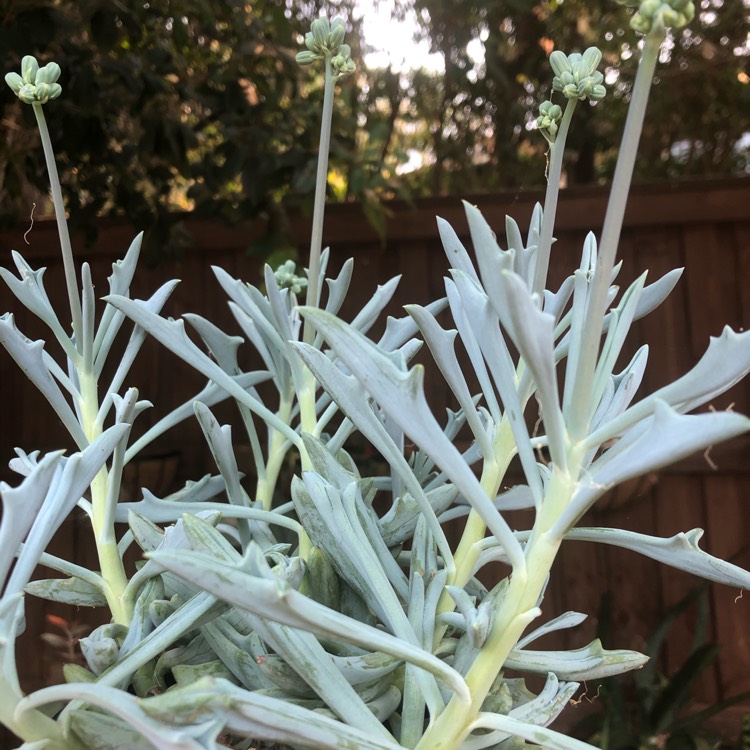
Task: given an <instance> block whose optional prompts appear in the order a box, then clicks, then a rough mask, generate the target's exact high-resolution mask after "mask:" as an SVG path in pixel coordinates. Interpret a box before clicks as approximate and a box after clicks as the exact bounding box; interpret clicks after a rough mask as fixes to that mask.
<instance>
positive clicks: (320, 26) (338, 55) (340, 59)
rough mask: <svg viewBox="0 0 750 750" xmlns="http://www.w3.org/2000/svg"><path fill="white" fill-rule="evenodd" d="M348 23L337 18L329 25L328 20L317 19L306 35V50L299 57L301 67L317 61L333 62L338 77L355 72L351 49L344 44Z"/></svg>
mask: <svg viewBox="0 0 750 750" xmlns="http://www.w3.org/2000/svg"><path fill="white" fill-rule="evenodd" d="M345 33H346V21H344V19H343V18H339V17H336V18H334V19H333V21H331V22H330V23H329V21H328V19H327V18H316V19H315V20H314V21H313V22H312V24H311V25H310V31H308V32H307V34H305V47H307V49H306V50H304V51H303V52H300V53H299V54H298V55H297V62H298V63H299V64H300V65H310V64H311V63H313V62H315V61H316V60H323V59H328V60H330V61H331V65H332V66H333V71H334V74H335V75H336V76H342V75H346V74H347V73H351V72H352V71H353V70H354V63H353V62H352V60H351V48H350V47H349V45H347V44H343V41H344V34H345Z"/></svg>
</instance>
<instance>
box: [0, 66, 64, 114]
mask: <svg viewBox="0 0 750 750" xmlns="http://www.w3.org/2000/svg"><path fill="white" fill-rule="evenodd" d="M59 77H60V66H59V65H58V64H57V63H54V62H51V63H47V64H46V65H45V66H44V67H41V68H40V67H39V63H38V62H37V60H36V58H35V57H32V56H31V55H26V56H25V57H24V58H23V60H21V75H19V74H18V73H8V74H7V75H6V76H5V82H6V83H7V84H8V86H10V88H11V90H12V91H13V93H14V94H15V95H16V96H17V97H18V98H19V99H20V100H21V101H22V102H24V103H26V104H35V103H36V104H46V103H47V102H48V101H49V100H50V99H57V97H58V96H60V94H61V93H62V87H61V86H60V84H59V83H57V79H58V78H59Z"/></svg>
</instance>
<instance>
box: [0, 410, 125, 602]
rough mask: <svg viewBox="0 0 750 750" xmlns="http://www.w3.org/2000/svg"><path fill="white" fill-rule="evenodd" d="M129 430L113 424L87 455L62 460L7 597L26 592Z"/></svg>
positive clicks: (27, 540) (80, 454)
mask: <svg viewBox="0 0 750 750" xmlns="http://www.w3.org/2000/svg"><path fill="white" fill-rule="evenodd" d="M129 429H130V427H129V425H127V424H116V425H113V426H112V427H110V428H109V429H107V430H105V431H104V432H103V433H102V434H101V435H100V436H99V437H98V438H96V439H95V440H94V441H93V442H92V443H91V444H90V445H89V446H87V447H86V449H85V450H84V451H83V452H81V453H74V454H73V455H72V456H70V457H69V458H65V459H60V462H59V464H58V466H57V467H56V470H55V472H54V477H53V479H52V481H51V482H50V485H49V490H48V492H47V496H46V497H45V500H44V502H43V504H42V507H41V509H40V511H39V513H38V515H37V517H36V518H35V519H34V525H33V526H32V527H31V530H30V531H29V535H28V538H27V539H26V544H24V546H23V549H22V550H21V553H20V555H19V556H18V560H17V562H16V566H15V567H14V568H13V572H12V574H11V576H10V580H9V581H8V585H7V588H6V594H7V593H10V592H16V591H22V590H23V588H24V587H25V586H26V584H27V583H28V582H29V579H30V578H31V574H32V573H33V571H34V568H35V567H36V565H37V562H38V560H39V556H40V555H41V554H42V552H44V550H45V549H46V547H47V545H48V544H49V542H50V540H51V539H52V537H53V536H54V534H55V532H56V531H57V529H58V528H60V525H61V524H62V522H63V521H64V520H65V519H66V518H67V517H68V514H69V513H70V512H71V511H72V510H73V508H74V507H75V506H76V504H77V503H78V501H79V500H80V499H81V497H82V496H83V494H84V492H85V491H86V490H87V489H88V488H89V486H90V485H91V482H92V480H93V479H94V477H95V476H96V475H97V474H98V473H99V471H100V469H101V468H102V467H103V466H104V465H105V463H106V461H107V459H108V458H109V457H110V455H111V454H112V451H113V450H114V449H115V446H116V445H117V443H118V442H119V441H120V440H121V439H122V438H123V436H124V435H125V434H126V433H127V431H128V430H129Z"/></svg>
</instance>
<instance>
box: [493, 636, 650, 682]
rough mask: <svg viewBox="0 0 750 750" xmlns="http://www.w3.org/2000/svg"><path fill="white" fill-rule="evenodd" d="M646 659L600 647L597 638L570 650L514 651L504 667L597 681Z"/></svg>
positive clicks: (636, 654) (565, 677) (620, 672)
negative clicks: (582, 646) (586, 644)
mask: <svg viewBox="0 0 750 750" xmlns="http://www.w3.org/2000/svg"><path fill="white" fill-rule="evenodd" d="M648 658H649V657H648V656H644V655H643V654H640V653H638V652H637V651H628V650H622V649H620V650H615V651H608V650H607V649H604V648H602V644H601V642H600V641H599V639H597V640H595V641H592V642H591V643H589V645H588V646H585V647H584V648H578V649H574V650H572V651H532V650H529V649H526V648H523V649H521V648H515V649H513V650H512V651H511V652H510V655H509V656H508V658H507V659H506V660H505V667H507V668H508V669H513V670H517V671H519V672H535V673H537V674H548V673H549V672H553V673H554V674H555V675H557V677H559V678H560V679H561V680H600V679H602V678H603V677H610V676H611V675H615V674H622V673H623V672H629V671H630V670H632V669H640V668H641V667H642V666H643V665H644V664H645V663H646V662H647V661H648Z"/></svg>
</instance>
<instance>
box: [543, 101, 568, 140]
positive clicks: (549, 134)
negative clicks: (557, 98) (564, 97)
mask: <svg viewBox="0 0 750 750" xmlns="http://www.w3.org/2000/svg"><path fill="white" fill-rule="evenodd" d="M562 116H563V111H562V108H561V107H560V105H558V104H553V103H552V102H551V101H546V102H542V103H541V104H540V105H539V117H537V118H536V126H537V127H538V128H539V131H540V132H541V134H542V135H543V136H544V137H545V138H546V139H547V140H548V141H549V142H550V143H554V142H555V138H557V130H558V127H559V122H560V120H561V119H562Z"/></svg>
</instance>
